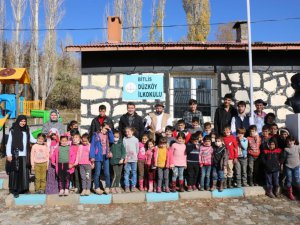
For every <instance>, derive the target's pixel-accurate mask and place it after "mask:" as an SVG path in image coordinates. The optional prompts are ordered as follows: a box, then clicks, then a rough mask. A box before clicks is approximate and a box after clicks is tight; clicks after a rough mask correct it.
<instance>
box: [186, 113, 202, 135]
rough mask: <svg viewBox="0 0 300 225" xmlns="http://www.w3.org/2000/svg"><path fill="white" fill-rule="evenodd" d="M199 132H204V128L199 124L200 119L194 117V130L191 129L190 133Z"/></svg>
mask: <svg viewBox="0 0 300 225" xmlns="http://www.w3.org/2000/svg"><path fill="white" fill-rule="evenodd" d="M197 131H202V128H201V127H200V124H199V118H198V117H193V118H192V128H190V129H189V132H190V133H191V134H194V133H196V132H197Z"/></svg>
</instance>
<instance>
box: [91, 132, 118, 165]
mask: <svg viewBox="0 0 300 225" xmlns="http://www.w3.org/2000/svg"><path fill="white" fill-rule="evenodd" d="M107 134H108V141H109V144H113V143H114V135H113V132H112V131H111V130H109V131H108V133H107ZM106 149H107V151H109V145H108V146H106ZM90 158H93V159H95V161H102V158H103V157H102V143H101V140H100V135H99V133H98V132H94V133H93V137H92V143H91V149H90Z"/></svg>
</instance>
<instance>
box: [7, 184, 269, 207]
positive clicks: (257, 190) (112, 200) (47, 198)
mask: <svg viewBox="0 0 300 225" xmlns="http://www.w3.org/2000/svg"><path fill="white" fill-rule="evenodd" d="M262 195H265V190H264V188H263V187H259V186H256V187H244V188H232V189H224V191H223V192H219V191H218V190H214V191H213V192H210V191H192V192H175V193H160V194H158V193H146V192H135V193H123V194H113V195H111V194H110V195H95V194H92V195H90V196H80V195H78V194H70V195H69V196H63V197H59V196H58V195H57V194H55V195H44V194H43V195H39V194H29V195H20V197H19V198H16V199H15V198H14V197H13V195H12V194H10V195H8V196H7V197H6V199H5V204H6V206H7V207H13V206H28V205H47V206H76V205H80V204H88V205H107V204H124V203H125V204H126V203H152V202H165V201H178V200H179V199H186V200H192V199H213V198H237V197H253V196H262Z"/></svg>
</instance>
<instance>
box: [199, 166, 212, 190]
mask: <svg viewBox="0 0 300 225" xmlns="http://www.w3.org/2000/svg"><path fill="white" fill-rule="evenodd" d="M210 171H211V166H202V167H201V181H200V185H201V187H204V181H205V178H206V182H205V186H206V188H208V187H209V186H210Z"/></svg>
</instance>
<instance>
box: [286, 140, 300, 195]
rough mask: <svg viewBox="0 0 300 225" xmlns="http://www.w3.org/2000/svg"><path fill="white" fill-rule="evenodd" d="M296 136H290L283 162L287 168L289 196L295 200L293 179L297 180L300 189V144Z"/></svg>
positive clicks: (299, 189)
mask: <svg viewBox="0 0 300 225" xmlns="http://www.w3.org/2000/svg"><path fill="white" fill-rule="evenodd" d="M295 141H296V140H295V138H293V137H288V138H287V143H288V147H287V148H285V149H284V152H283V162H284V165H285V169H286V186H287V192H288V197H289V198H290V199H291V200H295V196H294V195H293V189H292V180H293V179H294V180H295V184H296V188H297V189H298V192H299V191H300V146H299V145H295Z"/></svg>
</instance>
